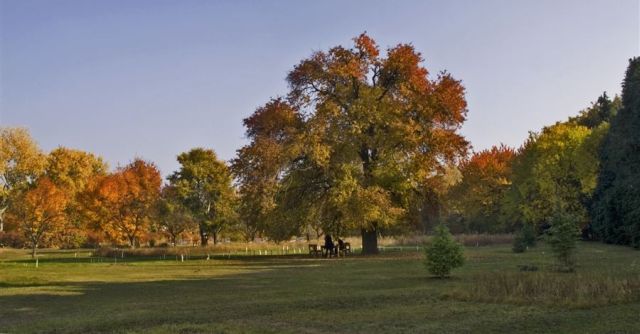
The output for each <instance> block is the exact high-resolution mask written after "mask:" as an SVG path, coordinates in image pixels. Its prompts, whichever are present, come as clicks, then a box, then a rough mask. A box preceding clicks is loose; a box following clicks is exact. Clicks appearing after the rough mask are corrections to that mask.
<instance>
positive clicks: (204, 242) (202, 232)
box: [200, 224, 209, 246]
mask: <svg viewBox="0 0 640 334" xmlns="http://www.w3.org/2000/svg"><path fill="white" fill-rule="evenodd" d="M208 244H209V236H207V231H206V230H205V229H204V226H202V224H200V246H207V245H208Z"/></svg>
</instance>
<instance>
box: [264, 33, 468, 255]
mask: <svg viewBox="0 0 640 334" xmlns="http://www.w3.org/2000/svg"><path fill="white" fill-rule="evenodd" d="M354 42H355V45H354V46H353V47H351V48H345V47H342V46H337V47H334V48H331V49H329V50H328V51H326V52H325V51H318V52H315V53H314V54H312V55H311V57H309V58H308V59H304V60H302V61H301V62H300V63H299V64H298V65H297V66H295V68H294V69H293V70H292V71H291V72H290V73H289V74H288V76H287V81H288V83H289V86H290V88H291V89H290V92H289V94H288V107H287V108H291V109H292V110H295V113H297V115H296V116H295V118H298V119H302V120H304V124H302V125H301V128H300V130H299V137H298V138H297V139H296V140H295V141H294V142H295V143H294V144H293V145H296V146H298V147H299V151H297V152H296V150H292V151H294V153H295V155H294V157H292V158H291V159H289V161H288V163H287V166H286V168H284V169H283V173H282V175H281V181H280V187H279V189H278V194H276V201H277V203H278V205H277V208H276V212H275V216H276V217H277V218H276V219H274V222H275V223H274V225H272V226H270V229H275V230H278V231H279V232H278V233H276V234H278V235H279V237H280V238H281V239H284V238H285V237H286V236H287V234H293V233H297V232H299V231H300V225H301V224H307V223H308V221H310V220H311V221H319V222H321V223H322V224H323V227H324V229H325V230H326V231H329V232H332V233H341V231H345V230H352V229H358V230H360V232H361V234H362V241H363V251H364V252H365V253H375V252H377V251H378V248H377V238H378V234H379V233H380V231H381V229H384V228H385V227H389V226H393V225H395V224H397V223H399V222H402V221H406V218H407V217H406V216H407V209H408V208H409V206H410V203H411V201H412V198H413V197H414V196H416V195H418V194H419V193H420V189H421V188H422V187H423V185H425V184H429V182H430V179H431V178H433V177H434V176H436V175H438V174H441V173H442V172H443V171H444V167H445V166H446V165H447V164H448V163H451V162H453V161H455V160H456V159H457V158H459V157H461V156H463V155H464V154H465V153H466V149H467V146H468V144H467V142H466V141H465V139H464V138H463V137H462V136H461V135H460V134H459V133H458V130H459V128H460V126H461V124H462V122H463V121H464V120H465V114H466V101H465V98H464V87H463V86H462V84H461V83H460V81H458V80H456V79H454V78H453V77H451V75H449V74H448V73H446V72H442V73H440V74H439V75H437V76H436V77H435V78H431V77H430V76H429V71H428V70H427V69H426V68H425V67H424V66H423V58H422V56H421V54H420V53H419V52H417V51H416V50H415V49H414V47H413V46H412V45H410V44H399V45H397V46H395V47H391V48H389V49H387V50H386V52H384V54H383V53H381V52H380V49H379V47H378V46H377V45H376V43H375V42H374V41H373V39H371V38H370V37H369V36H367V35H366V34H362V35H360V36H358V37H357V38H355V39H354Z"/></svg>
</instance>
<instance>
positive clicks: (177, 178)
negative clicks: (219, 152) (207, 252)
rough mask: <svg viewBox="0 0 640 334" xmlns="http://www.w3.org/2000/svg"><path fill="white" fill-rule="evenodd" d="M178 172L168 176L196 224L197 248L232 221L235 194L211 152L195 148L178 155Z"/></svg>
mask: <svg viewBox="0 0 640 334" xmlns="http://www.w3.org/2000/svg"><path fill="white" fill-rule="evenodd" d="M178 162H179V163H180V169H179V170H178V171H176V172H174V173H173V174H172V175H171V176H169V181H170V183H171V185H172V186H174V187H175V188H176V191H177V193H178V196H179V198H180V200H181V201H182V203H183V204H184V205H185V206H186V207H187V208H188V209H189V211H190V213H191V216H192V217H193V218H194V219H195V220H196V222H197V223H198V230H199V234H200V244H201V245H202V246H206V245H207V244H208V241H209V237H210V236H211V237H213V242H214V244H215V243H217V241H218V240H217V238H218V234H219V233H220V231H221V230H222V229H223V228H224V227H225V226H226V225H228V224H230V223H231V222H232V221H233V220H234V219H235V203H236V194H235V190H234V188H233V185H232V177H231V172H230V170H229V168H228V167H227V165H226V164H225V163H224V162H223V161H221V160H219V159H218V157H217V156H216V154H215V153H214V152H213V150H207V149H203V148H194V149H192V150H190V151H188V152H184V153H181V154H180V155H178Z"/></svg>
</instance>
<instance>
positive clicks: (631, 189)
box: [591, 57, 640, 248]
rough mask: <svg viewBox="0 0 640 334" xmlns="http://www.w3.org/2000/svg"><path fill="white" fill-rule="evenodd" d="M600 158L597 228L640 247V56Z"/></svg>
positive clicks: (631, 65)
mask: <svg viewBox="0 0 640 334" xmlns="http://www.w3.org/2000/svg"><path fill="white" fill-rule="evenodd" d="M600 162H601V164H602V169H601V171H600V173H599V175H598V185H597V189H596V192H595V195H594V202H593V205H592V210H591V214H592V218H593V225H594V229H595V231H596V233H597V234H598V235H599V236H600V238H602V239H603V240H604V241H605V242H609V243H618V244H628V245H633V246H634V247H637V248H640V57H637V58H633V59H631V60H630V61H629V67H628V68H627V73H626V76H625V79H624V82H623V84H622V108H621V109H620V110H619V111H618V113H617V114H616V116H615V117H614V118H613V120H612V122H611V129H610V131H609V133H608V135H607V137H606V139H605V141H604V144H603V147H602V150H601V151H600Z"/></svg>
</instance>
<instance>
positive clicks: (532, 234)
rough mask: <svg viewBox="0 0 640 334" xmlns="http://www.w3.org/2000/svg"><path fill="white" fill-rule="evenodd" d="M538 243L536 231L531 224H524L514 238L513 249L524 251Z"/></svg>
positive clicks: (519, 251) (517, 251)
mask: <svg viewBox="0 0 640 334" xmlns="http://www.w3.org/2000/svg"><path fill="white" fill-rule="evenodd" d="M535 245H536V231H535V229H534V228H533V225H531V224H524V226H522V229H520V232H519V233H518V234H517V235H516V237H515V238H514V239H513V248H512V250H513V251H514V252H515V253H522V252H524V251H526V250H527V249H529V247H533V246H535Z"/></svg>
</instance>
